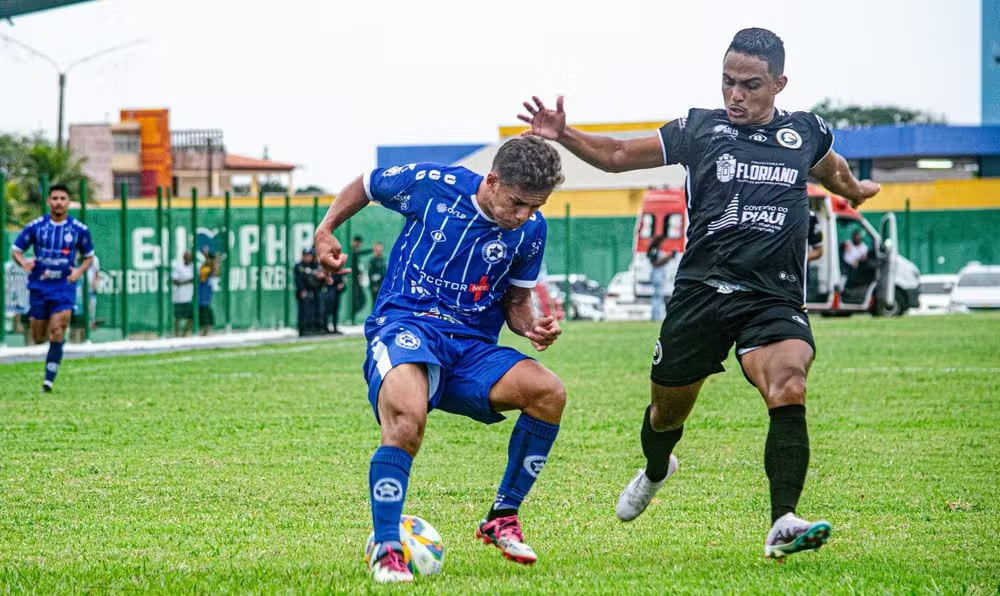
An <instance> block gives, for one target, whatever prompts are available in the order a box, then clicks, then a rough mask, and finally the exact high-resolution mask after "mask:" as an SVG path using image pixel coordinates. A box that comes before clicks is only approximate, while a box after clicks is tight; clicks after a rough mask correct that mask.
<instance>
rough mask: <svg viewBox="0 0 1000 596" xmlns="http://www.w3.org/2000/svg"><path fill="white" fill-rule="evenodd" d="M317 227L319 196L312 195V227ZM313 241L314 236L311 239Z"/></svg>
mask: <svg viewBox="0 0 1000 596" xmlns="http://www.w3.org/2000/svg"><path fill="white" fill-rule="evenodd" d="M318 227H319V197H318V196H313V229H314V230H315V229H316V228H318ZM313 241H314V242H315V238H314V239H313Z"/></svg>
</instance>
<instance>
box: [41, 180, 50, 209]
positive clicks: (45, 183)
mask: <svg viewBox="0 0 1000 596" xmlns="http://www.w3.org/2000/svg"><path fill="white" fill-rule="evenodd" d="M48 212H49V175H48V174H42V215H45V214H46V213H48Z"/></svg>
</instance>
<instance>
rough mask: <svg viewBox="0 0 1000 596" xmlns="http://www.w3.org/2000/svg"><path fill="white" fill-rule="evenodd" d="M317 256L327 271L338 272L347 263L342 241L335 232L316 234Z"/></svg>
mask: <svg viewBox="0 0 1000 596" xmlns="http://www.w3.org/2000/svg"><path fill="white" fill-rule="evenodd" d="M316 258H317V259H319V264H320V265H322V266H323V268H324V269H326V270H327V271H331V272H333V273H336V272H338V271H340V270H341V269H342V268H343V267H344V264H345V263H347V255H345V254H344V252H343V248H342V247H341V246H340V241H339V240H337V237H336V236H334V235H333V234H316Z"/></svg>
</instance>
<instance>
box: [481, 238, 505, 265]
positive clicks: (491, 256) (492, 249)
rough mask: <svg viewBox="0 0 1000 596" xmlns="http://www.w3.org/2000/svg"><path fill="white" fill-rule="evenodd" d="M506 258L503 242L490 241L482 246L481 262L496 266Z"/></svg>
mask: <svg viewBox="0 0 1000 596" xmlns="http://www.w3.org/2000/svg"><path fill="white" fill-rule="evenodd" d="M506 256H507V245H506V244H504V242H503V240H490V241H489V242H487V243H486V245H485V246H483V260H485V261H486V262H487V263H489V264H490V265H496V264H497V263H499V262H500V261H503V260H504V258H505V257H506Z"/></svg>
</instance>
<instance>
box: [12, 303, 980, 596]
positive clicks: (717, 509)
mask: <svg viewBox="0 0 1000 596" xmlns="http://www.w3.org/2000/svg"><path fill="white" fill-rule="evenodd" d="M814 327H815V332H816V338H817V343H818V345H819V350H820V354H819V358H818V360H817V361H816V363H815V365H814V366H813V370H812V373H811V375H810V384H809V403H808V413H809V423H810V435H811V441H812V465H811V468H810V472H809V478H808V480H807V483H806V492H805V495H804V497H803V499H802V502H801V504H800V507H799V513H800V514H801V515H802V516H803V517H806V518H809V519H817V518H825V519H827V520H828V521H830V522H831V523H832V524H833V527H834V534H833V537H832V539H831V541H830V543H829V544H828V545H827V546H826V547H825V548H823V549H822V550H821V551H820V552H818V553H806V554H801V555H795V556H794V557H792V558H791V559H789V561H788V563H787V564H785V565H777V564H775V563H774V562H770V561H765V560H764V559H763V557H762V551H763V540H764V536H765V534H766V532H767V530H768V526H769V523H768V522H769V519H768V498H767V483H766V478H765V476H764V471H763V462H762V459H763V456H762V453H763V446H764V437H765V434H766V431H767V415H766V412H765V409H764V406H763V404H762V401H761V400H760V398H759V396H758V395H757V394H756V391H755V390H754V389H753V388H752V387H751V386H750V385H748V384H747V383H746V381H745V380H744V379H743V378H742V375H741V373H740V371H739V369H738V366H737V365H736V362H735V360H734V359H732V358H730V360H729V361H728V362H727V368H728V372H726V373H724V374H721V375H717V376H715V377H712V378H711V379H710V380H709V381H708V382H707V383H706V385H705V387H704V389H703V391H702V395H701V398H700V401H699V403H698V405H697V406H696V407H695V411H694V413H693V414H692V416H691V418H690V419H689V421H688V424H687V427H686V430H685V436H684V440H683V441H682V442H681V444H680V445H679V446H678V449H677V454H678V456H679V458H680V461H681V469H680V471H679V473H678V474H677V475H676V476H675V477H674V478H673V479H672V480H671V481H670V482H669V483H668V484H667V486H666V487H665V488H664V490H663V491H661V493H660V496H659V497H658V498H657V499H655V500H654V502H653V503H652V504H651V505H650V507H649V509H648V510H647V511H646V513H644V514H643V515H642V516H641V517H640V518H638V519H637V520H636V521H634V522H632V523H629V524H623V523H621V522H619V521H618V520H617V519H616V518H615V517H614V504H615V502H616V500H617V498H618V493H619V491H620V490H621V488H622V487H623V486H624V485H625V484H626V483H627V482H628V481H629V479H631V478H632V476H633V474H635V471H636V469H638V468H639V467H641V466H642V465H643V460H642V456H641V450H640V447H639V443H638V430H639V426H640V422H641V416H642V410H643V408H644V406H645V404H646V403H647V401H648V369H649V360H650V356H651V352H652V344H653V341H654V339H655V336H656V333H657V331H658V326H657V325H655V324H652V323H619V324H607V323H605V324H590V323H571V324H569V325H568V326H567V328H566V331H565V333H564V335H563V337H562V338H561V339H560V341H559V342H557V344H556V345H555V346H554V347H553V348H551V349H550V350H549V351H547V352H544V353H542V354H540V355H539V359H540V360H541V361H542V362H543V363H544V364H545V365H547V366H548V367H550V368H551V369H552V370H554V371H556V372H557V373H558V374H559V375H560V376H562V378H563V379H564V381H565V382H566V385H567V387H568V390H569V403H568V406H567V410H566V413H565V416H564V418H563V424H562V431H561V434H560V436H559V439H558V441H557V442H556V446H555V448H554V450H553V452H552V455H551V457H550V460H549V465H548V466H547V467H546V468H545V471H544V473H543V474H542V475H541V478H540V481H539V483H538V484H537V485H536V487H535V489H534V490H533V492H532V493H531V495H530V496H529V499H528V500H527V501H526V503H525V505H524V506H523V508H522V521H523V523H524V528H525V533H526V538H527V541H528V543H529V544H531V545H532V546H533V547H534V548H535V550H536V551H537V552H538V553H539V558H540V559H539V563H538V564H536V565H535V566H534V567H533V568H524V567H521V566H519V565H515V564H513V563H510V562H508V561H506V560H504V559H503V558H502V557H501V556H500V553H499V551H497V550H496V549H495V548H493V547H485V546H483V545H482V544H479V543H477V542H476V541H475V540H474V538H473V530H474V525H475V523H476V522H477V521H478V520H479V519H480V518H481V517H482V516H483V515H484V513H485V512H486V510H487V508H488V507H489V505H490V504H491V503H492V500H493V497H494V491H495V490H496V485H497V483H498V482H499V479H500V476H501V474H502V472H503V467H504V465H505V460H506V448H507V447H506V445H507V439H508V436H509V433H510V429H511V427H512V420H513V416H511V417H510V419H509V420H508V421H507V422H504V423H501V424H498V425H494V426H491V427H485V426H481V425H478V424H477V423H474V422H472V421H470V420H466V419H464V418H460V417H456V416H451V415H448V414H443V413H434V414H431V416H430V419H429V423H428V429H427V434H426V440H425V444H424V447H423V450H422V451H421V453H420V455H419V456H418V458H417V459H416V462H415V464H414V468H413V473H412V476H411V481H410V491H409V495H408V502H407V506H406V512H407V513H411V514H414V515H419V516H421V517H424V518H425V519H427V520H428V521H430V522H431V523H432V524H433V525H434V526H435V527H436V528H437V529H438V530H439V531H440V532H441V534H442V536H443V538H444V543H445V549H446V555H445V567H444V573H443V574H442V575H439V576H434V577H429V578H417V583H416V584H415V585H413V586H411V587H409V588H406V589H407V590H409V591H413V592H416V593H453V594H462V593H467V592H470V591H472V592H490V593H523V592H532V593H568V592H573V593H608V594H622V593H678V592H690V593H702V592H705V591H713V592H724V593H731V592H771V593H774V592H784V593H800V592H801V593H812V592H819V591H822V592H826V593H854V592H893V593H897V592H907V593H910V592H921V593H922V592H932V593H934V592H940V593H955V592H963V591H969V592H973V593H984V594H985V593H996V591H997V590H998V589H1000V540H998V539H997V537H996V533H997V529H998V528H1000V481H998V467H1000V463H998V462H1000V449H998V447H997V437H998V434H997V433H998V431H997V429H998V428H1000V316H997V315H974V316H951V317H903V318H902V319H895V320H879V319H869V318H867V317H856V318H852V319H822V318H819V317H816V318H814ZM504 341H505V342H509V343H512V344H513V345H516V346H518V347H520V348H522V349H530V347H529V346H528V345H527V344H526V343H525V342H523V340H521V339H520V338H515V337H512V336H509V335H506V336H505V337H504ZM363 350H364V342H363V340H362V339H359V338H353V339H343V340H337V341H329V342H322V341H321V342H313V343H304V344H293V345H280V346H266V347H258V348H253V349H245V350H213V351H203V352H189V353H178V354H166V355H158V356H149V357H129V358H116V359H87V360H71V361H67V362H66V363H64V366H63V370H62V372H61V373H60V376H59V380H58V383H57V385H56V393H54V394H51V395H39V393H38V390H39V387H40V385H41V380H42V369H43V365H42V364H41V363H31V364H16V365H6V366H0V408H2V412H3V414H2V418H0V483H2V492H0V494H2V497H0V586H3V588H4V590H5V591H12V592H22V591H32V592H39V593H50V592H81V591H97V592H105V591H115V592H119V591H132V590H144V591H153V592H178V591H198V592H208V593H215V592H263V593H274V592H295V593H303V592H308V593H316V592H366V591H369V590H372V589H374V588H373V586H372V584H371V580H370V578H369V576H368V573H367V571H366V569H365V567H364V564H363V562H362V551H363V548H364V543H365V539H366V538H367V536H368V533H369V531H370V527H371V525H370V523H371V522H370V518H369V507H368V501H367V471H368V460H369V457H370V455H371V453H372V451H373V450H374V449H375V446H376V445H377V442H378V436H379V435H378V429H377V426H376V425H375V422H374V420H373V417H372V415H371V411H370V408H369V405H368V402H367V400H366V398H365V386H364V383H363V380H362V378H361V374H360V366H361V362H362V359H363ZM379 591H381V589H380V590H379Z"/></svg>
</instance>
